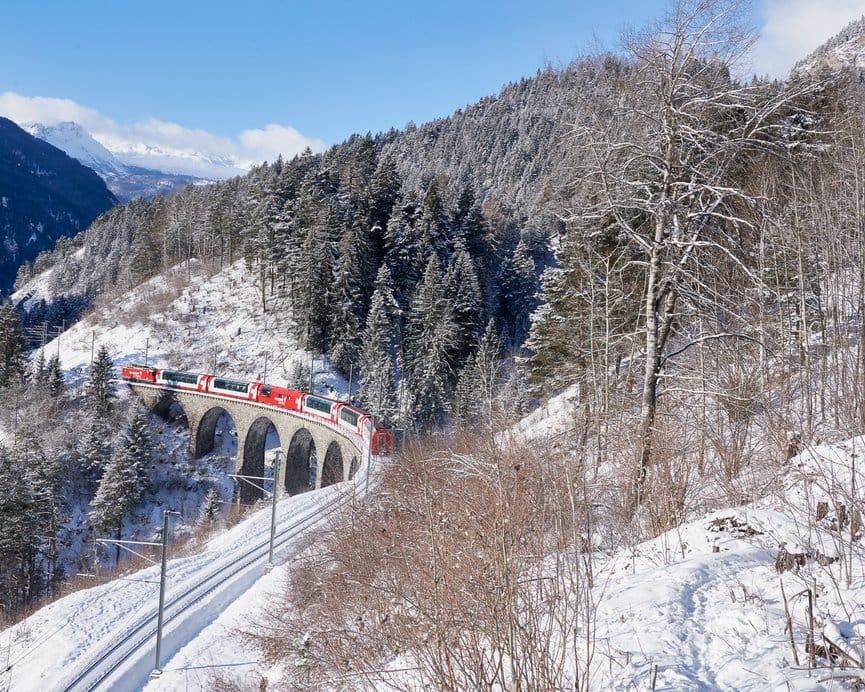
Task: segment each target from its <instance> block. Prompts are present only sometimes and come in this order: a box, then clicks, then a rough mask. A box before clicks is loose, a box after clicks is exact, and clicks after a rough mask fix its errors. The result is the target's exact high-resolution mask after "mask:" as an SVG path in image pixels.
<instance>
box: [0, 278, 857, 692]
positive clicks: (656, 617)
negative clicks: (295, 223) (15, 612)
mask: <svg viewBox="0 0 865 692" xmlns="http://www.w3.org/2000/svg"><path fill="white" fill-rule="evenodd" d="M176 271H177V272H178V273H179V274H181V276H179V277H178V279H177V282H176V283H175V284H172V283H171V282H170V281H169V282H167V283H165V281H164V279H163V284H162V285H156V284H155V283H153V284H145V285H144V286H142V287H141V288H140V289H138V290H137V291H136V292H135V293H134V294H133V295H131V296H127V297H126V298H125V299H124V303H123V305H115V306H105V307H103V308H100V310H99V311H98V312H97V313H96V314H95V315H93V316H92V318H90V319H88V320H85V321H83V322H81V323H80V324H78V325H76V326H74V327H73V328H71V329H70V330H69V331H67V332H66V333H64V334H63V335H61V337H60V339H59V344H58V343H56V342H55V343H52V344H49V345H48V346H47V350H48V352H49V353H51V352H52V351H51V349H59V353H60V356H61V360H62V364H63V367H64V369H66V370H67V372H68V374H69V378H70V381H71V382H72V383H73V384H76V385H80V384H81V383H83V381H84V379H85V376H86V371H87V366H88V364H89V362H90V358H91V352H92V349H93V348H99V346H100V345H103V344H104V345H106V346H108V348H109V350H110V352H111V354H112V356H113V358H114V359H115V363H116V364H117V365H122V364H125V363H130V362H142V361H143V360H144V359H145V355H146V357H147V359H148V361H149V362H150V363H161V364H166V365H170V366H172V367H177V368H184V369H189V370H201V371H217V372H219V373H221V374H225V375H228V376H237V377H243V378H258V377H260V376H261V377H264V370H265V355H266V356H267V380H268V381H271V382H273V383H277V384H278V383H282V382H286V381H287V380H288V378H289V377H290V376H291V372H292V368H293V366H294V364H295V363H297V362H304V363H306V362H307V359H308V358H309V356H308V355H305V354H303V353H301V352H298V351H297V349H296V345H295V343H294V341H293V340H292V338H291V336H290V330H289V329H288V327H287V326H286V325H285V324H283V323H281V322H280V318H278V317H277V316H276V315H275V314H274V313H271V312H268V313H265V314H264V315H262V314H261V311H260V308H259V301H260V296H259V294H258V293H257V290H256V287H255V285H254V283H253V282H252V281H251V280H249V279H247V277H246V276H245V274H244V270H243V266H242V264H237V265H235V266H233V267H231V268H230V269H229V270H228V271H226V272H224V273H222V274H219V275H217V276H214V277H210V276H208V275H207V274H205V273H204V272H201V271H199V270H198V268H197V267H196V266H194V265H193V266H192V267H186V266H185V265H184V266H182V267H178V268H177V270H176ZM187 283H188V285H187ZM316 365H317V369H320V370H322V372H321V373H320V374H319V375H318V376H317V377H316V385H317V387H318V389H319V391H327V392H333V393H335V394H336V395H338V396H339V395H343V394H344V393H345V383H344V382H343V381H341V380H340V379H339V378H337V377H335V376H333V375H332V374H328V373H326V372H325V371H326V368H325V367H324V364H316ZM569 397H572V394H571V393H569V392H565V393H564V394H563V395H562V396H560V397H558V398H557V399H556V400H554V401H552V402H550V404H548V405H547V406H546V407H544V408H542V409H539V410H538V411H536V412H535V413H534V414H532V416H531V417H529V418H528V419H526V420H525V421H523V423H522V424H521V425H520V426H519V428H518V430H519V432H520V434H521V435H524V436H525V437H526V438H529V439H532V440H534V442H535V444H544V443H545V442H547V443H550V444H553V443H554V442H555V440H557V439H558V438H560V437H561V436H562V435H563V434H567V431H568V429H569V426H571V424H572V417H573V402H572V401H571V400H570V399H569ZM863 455H865V438H856V439H853V440H849V441H847V442H844V443H841V444H836V445H831V446H820V447H809V448H805V449H804V451H802V453H801V454H800V455H799V456H798V457H795V458H794V459H792V460H791V461H790V462H788V463H787V464H786V465H783V466H779V467H778V468H777V469H776V471H775V473H774V481H773V482H771V483H769V484H767V486H766V487H767V490H766V492H765V493H764V494H763V497H762V498H761V499H759V500H757V501H755V502H752V503H750V504H747V505H742V506H738V507H732V508H730V509H726V510H721V511H715V512H712V513H710V514H707V515H705V516H702V517H700V518H697V519H694V520H691V521H689V522H686V523H684V524H683V525H682V526H681V527H679V528H678V529H675V530H673V531H669V532H667V533H665V534H663V535H661V536H659V537H658V538H655V539H653V540H650V541H647V542H644V543H641V544H638V545H635V546H632V547H629V548H626V549H621V550H619V551H618V552H616V553H614V554H613V555H608V556H603V557H599V558H598V560H597V565H596V581H595V586H594V595H593V599H594V601H595V603H596V604H597V608H596V609H595V610H594V616H595V622H594V624H595V653H594V658H593V663H592V669H593V675H592V688H593V689H617V690H628V689H653V688H654V689H667V690H695V689H696V690H715V689H724V690H727V689H736V690H767V689H780V690H838V689H853V688H852V685H851V682H850V679H849V678H847V679H844V678H843V676H845V675H853V676H855V675H858V674H859V673H861V672H862V671H861V668H859V669H857V668H856V667H855V666H853V667H851V668H848V669H847V670H846V671H842V670H838V669H835V670H829V669H828V668H827V667H826V659H825V658H818V659H817V663H818V668H817V669H816V670H813V671H809V666H808V660H809V657H808V655H807V653H806V639H807V636H808V626H809V614H808V610H807V603H808V601H807V590H808V589H809V588H810V589H811V590H812V591H813V592H815V593H816V605H815V607H814V615H815V627H814V629H815V639H816V640H817V645H818V652H819V651H820V647H821V648H822V651H823V652H824V653H826V652H828V653H832V652H833V648H832V647H838V649H840V650H842V651H843V653H839V652H838V651H834V653H833V655H834V656H835V658H836V661H840V660H841V659H844V657H847V659H846V660H847V661H848V663H850V662H851V661H858V662H863V661H865V644H863V641H865V555H863V553H865V551H863V549H862V540H861V535H862V528H861V517H860V516H858V515H857V514H856V511H857V510H861V507H862V499H861V493H862V488H863V487H865V478H863V472H862V469H861V467H862V464H861V463H860V464H859V467H856V461H857V460H858V459H862V458H863ZM769 475H771V474H769ZM362 478H363V477H361V480H360V482H363V480H362ZM347 486H351V484H341V485H339V486H332V487H331V488H328V489H326V490H325V491H323V492H319V493H308V494H306V495H303V496H298V497H295V498H290V499H286V500H282V501H281V502H280V503H279V516H280V522H281V524H282V525H284V524H286V523H291V522H292V521H294V520H295V519H296V518H297V516H298V515H299V514H301V513H303V512H305V511H307V510H309V509H310V508H314V507H316V506H321V505H322V504H323V503H325V502H326V501H327V499H328V498H330V497H332V496H333V495H335V494H337V493H339V492H341V491H342V490H343V489H345V488H346V487H347ZM823 503H826V504H825V505H824V504H823ZM841 506H843V507H844V509H843V511H842V510H841V509H840V508H841ZM823 510H826V516H825V517H823V518H822V519H820V520H818V519H817V513H818V511H820V513H821V514H822V513H823ZM839 516H841V521H839ZM268 529H269V510H268V509H267V508H264V509H262V510H260V511H258V512H257V513H256V514H254V515H253V516H252V517H250V518H249V519H247V520H245V521H243V522H242V523H240V524H238V525H237V526H235V527H233V528H232V529H230V530H229V531H227V532H226V533H225V534H224V535H219V536H216V537H215V538H213V539H211V540H210V541H208V542H207V543H206V544H204V545H201V546H198V548H197V549H196V550H194V551H192V553H193V554H189V555H187V556H184V557H178V558H176V559H173V560H171V561H170V563H169V569H168V584H169V585H168V589H167V592H168V594H169V597H171V596H172V594H176V593H178V592H180V591H182V590H184V589H185V588H186V587H188V586H190V585H191V584H192V583H194V582H195V581H196V580H198V579H199V578H200V577H201V575H202V574H205V573H206V572H207V571H208V570H211V569H213V568H214V567H215V566H219V565H225V564H229V563H232V562H234V561H236V560H237V556H238V555H239V554H241V553H242V552H243V551H244V550H245V549H246V548H247V547H248V545H249V544H251V543H253V542H255V541H258V540H266V536H267V533H268ZM305 540H306V539H304V538H297V539H296V540H294V541H292V542H291V543H289V544H287V545H286V546H285V547H284V548H281V549H280V550H279V551H278V552H277V560H276V562H277V567H276V569H274V570H273V571H272V572H270V573H265V571H264V568H263V562H259V563H257V564H256V565H255V566H254V567H251V568H249V569H248V570H247V571H246V572H244V573H243V574H242V575H240V576H238V577H237V579H236V583H234V584H233V585H231V587H230V588H229V589H227V590H226V591H225V592H222V593H221V595H219V596H218V598H215V599H212V600H203V601H200V602H199V605H198V606H197V608H196V609H195V610H194V615H193V616H192V617H189V618H187V619H184V620H182V621H181V620H179V619H178V620H176V621H173V624H172V623H171V622H169V624H168V626H167V627H166V635H165V644H164V648H163V658H162V660H163V674H162V676H161V677H160V678H158V679H156V680H154V681H151V682H149V683H147V680H146V678H147V674H148V673H149V671H150V669H152V667H153V663H152V660H153V653H154V652H153V643H152V639H153V637H152V635H148V636H149V637H150V639H149V640H148V642H149V643H148V644H147V645H145V646H143V647H142V651H141V653H140V656H138V657H137V659H136V661H135V664H134V665H130V666H127V667H126V668H124V669H122V670H120V671H119V672H118V673H117V675H116V677H114V678H113V679H111V681H110V683H105V684H106V685H108V686H109V687H113V688H114V689H137V688H140V687H142V686H145V685H146V688H145V689H147V690H177V689H184V690H208V689H211V688H212V686H213V680H214V677H213V676H216V677H218V678H223V679H234V680H236V681H237V682H238V684H240V686H241V687H256V686H257V685H258V681H259V679H260V676H261V675H262V674H267V672H268V671H267V667H266V666H265V665H264V664H263V663H262V662H261V660H260V654H259V653H258V652H257V651H256V650H255V649H254V648H252V647H251V646H250V645H248V644H247V643H245V642H244V640H243V639H242V638H241V637H239V636H238V635H237V632H238V631H243V630H247V631H248V630H254V629H255V627H256V622H257V616H258V614H259V613H260V612H261V610H262V609H266V608H267V607H268V606H269V604H271V603H272V599H273V598H274V594H275V593H276V592H277V591H278V590H279V589H280V588H281V587H282V584H283V582H284V579H285V576H286V573H287V571H288V570H289V569H290V557H291V556H292V555H295V554H297V553H298V552H299V551H302V550H303V549H304V546H305ZM781 545H783V546H784V549H785V550H786V551H787V552H788V553H789V554H790V555H792V556H793V557H792V558H790V560H789V562H790V565H791V566H792V569H789V570H787V571H784V572H783V573H779V571H778V569H777V568H776V562H777V558H778V555H779V546H781ZM156 575H157V572H156V568H155V567H150V568H147V569H144V570H141V571H140V572H136V573H135V574H131V575H127V576H126V578H124V579H123V580H117V581H114V582H110V583H107V584H102V585H99V586H95V587H93V588H90V589H86V590H83V591H79V592H77V593H74V594H72V595H69V596H66V597H65V598H63V599H60V600H58V601H57V602H55V603H53V604H51V605H48V606H46V607H44V608H42V609H41V610H39V611H37V612H36V613H35V614H34V615H32V616H31V617H29V618H27V619H26V620H24V621H23V622H21V623H19V624H18V625H16V626H14V627H12V628H9V629H7V630H5V631H3V632H2V633H0V653H2V654H3V655H4V656H5V660H6V665H5V673H4V677H3V678H2V683H0V684H3V685H4V686H5V687H7V688H8V689H12V690H46V689H62V688H64V687H65V686H66V684H67V682H66V681H68V680H70V679H71V678H70V676H71V675H72V674H73V673H74V672H75V670H77V668H78V667H79V666H80V665H82V664H83V663H84V661H85V660H86V659H87V658H88V657H89V656H90V655H91V654H92V652H93V651H94V650H96V649H97V648H99V647H100V646H101V645H102V643H104V642H106V641H112V640H113V639H116V638H117V637H118V636H119V633H120V632H121V631H122V630H124V628H127V627H128V626H129V625H130V624H131V623H134V622H136V621H138V620H140V619H141V618H142V617H143V615H142V614H144V613H152V612H153V610H154V609H155V605H156V594H157V590H156V589H157V586H156V584H155V582H156V581H157V578H156ZM782 585H783V589H784V595H785V596H786V608H785V597H784V595H782ZM787 612H789V618H790V622H791V625H792V643H791V632H790V630H788V628H787ZM830 641H831V644H830V643H829V642H830ZM794 651H795V653H794ZM794 658H798V663H797V662H796V660H794Z"/></svg>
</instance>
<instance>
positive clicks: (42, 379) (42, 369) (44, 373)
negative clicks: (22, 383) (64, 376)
mask: <svg viewBox="0 0 865 692" xmlns="http://www.w3.org/2000/svg"><path fill="white" fill-rule="evenodd" d="M33 384H34V385H36V387H37V388H39V389H40V390H41V391H43V392H46V391H48V368H47V366H46V364H45V350H44V349H42V348H40V349H39V355H38V356H37V357H36V364H35V365H34V366H33Z"/></svg>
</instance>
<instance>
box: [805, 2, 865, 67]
mask: <svg viewBox="0 0 865 692" xmlns="http://www.w3.org/2000/svg"><path fill="white" fill-rule="evenodd" d="M843 68H852V69H858V70H859V71H860V72H861V71H862V70H865V15H863V16H862V17H861V18H859V19H857V20H856V21H853V22H850V24H848V25H847V26H845V27H844V28H843V29H842V30H841V31H840V32H838V33H837V34H836V35H835V36H833V37H832V38H830V39H829V40H828V41H826V43H824V44H823V45H821V46H820V47H819V48H817V49H816V50H815V51H814V52H813V53H811V54H810V55H809V56H807V57H806V58H803V59H802V60H800V61H799V62H797V63H796V65H794V67H793V72H794V73H796V72H813V71H814V70H819V69H828V70H840V69H843Z"/></svg>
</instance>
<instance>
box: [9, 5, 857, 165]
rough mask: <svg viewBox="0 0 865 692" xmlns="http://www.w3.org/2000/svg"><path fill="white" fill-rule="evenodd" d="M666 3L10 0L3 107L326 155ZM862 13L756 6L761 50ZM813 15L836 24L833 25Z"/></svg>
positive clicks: (555, 59) (451, 103)
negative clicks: (326, 149)
mask: <svg viewBox="0 0 865 692" xmlns="http://www.w3.org/2000/svg"><path fill="white" fill-rule="evenodd" d="M668 7H669V4H668V3H667V2H660V1H658V0H644V1H638V0H622V1H617V2H609V1H608V2H603V1H600V2H599V1H598V0H595V1H593V2H586V1H584V0H520V1H517V0H498V1H497V2H488V1H486V0H484V1H473V0H462V1H461V2H460V1H455V0H438V1H436V2H432V3H412V2H405V1H404V2H392V1H389V0H388V1H382V2H375V1H371V2H364V1H363V0H355V2H348V1H340V0H319V1H315V2H312V1H307V2H289V1H286V0H283V1H282V2H276V1H272V0H268V1H265V0H245V1H244V2H227V1H225V0H211V1H210V2H194V1H191V0H187V1H183V0H180V1H179V2H178V1H177V0H174V1H173V2H166V1H163V0H148V2H142V3H132V2H123V1H120V2H117V1H116V0H98V1H97V0H80V1H79V2H68V0H64V1H58V0H40V2H33V3H31V2H24V1H23V0H20V1H19V0H9V1H8V2H4V3H3V6H2V8H0V65H3V69H2V70H0V114H2V115H6V116H7V117H11V118H12V119H13V120H17V121H19V122H20V121H21V120H24V119H30V120H42V121H46V120H47V121H51V120H54V121H56V120H61V119H76V120H79V121H88V122H83V123H82V124H84V125H85V127H87V128H88V129H89V130H90V131H92V132H93V131H99V130H100V128H101V129H102V130H104V133H102V132H100V133H99V134H101V135H102V136H100V137H98V138H99V139H100V141H103V142H109V141H113V140H112V137H113V138H114V139H117V140H119V139H123V138H124V137H127V138H135V137H138V138H142V137H146V136H147V132H151V133H152V136H154V137H156V138H157V139H158V138H159V137H164V138H165V139H166V141H167V142H168V141H173V142H180V141H182V140H183V138H184V137H186V138H187V139H189V140H191V141H193V142H194V143H195V144H196V145H197V146H198V147H205V148H206V147H207V146H211V147H213V148H215V149H219V148H220V147H227V148H231V147H232V146H233V147H235V150H240V149H242V148H244V147H246V149H248V150H249V151H250V152H253V151H258V150H260V151H261V152H266V151H267V149H268V147H270V148H271V149H272V148H273V147H277V148H280V149H281V150H285V149H290V148H292V147H295V148H297V147H300V148H302V146H305V145H306V144H311V145H312V146H313V148H314V149H321V148H322V147H323V146H325V145H329V144H333V143H337V142H339V141H342V140H343V139H345V138H346V137H347V136H348V135H350V134H351V133H353V132H366V131H372V132H373V133H375V132H378V131H382V130H386V129H388V128H389V127H396V128H401V127H403V126H404V125H405V124H406V123H407V122H408V121H410V120H413V121H414V122H416V123H418V124H420V123H423V122H426V121H428V120H430V119H432V118H435V117H439V116H445V115H448V114H450V113H451V112H453V111H454V110H455V109H456V108H460V107H462V106H465V105H467V104H469V103H473V102H475V101H477V100H478V99H480V98H481V97H483V96H485V95H489V94H495V93H497V92H498V91H499V90H500V89H501V87H502V86H503V85H504V84H506V83H507V82H509V81H514V80H517V79H520V78H521V77H525V76H531V75H533V74H534V73H535V71H536V70H537V69H539V68H542V67H544V65H546V64H552V65H554V66H562V65H564V64H567V63H568V62H570V61H571V60H572V59H573V58H574V57H576V56H578V55H580V54H583V53H586V52H588V51H590V50H591V49H592V48H593V46H594V45H596V41H597V42H599V43H600V45H602V46H603V47H607V48H616V46H617V39H618V37H619V35H620V34H621V31H622V29H623V28H625V27H627V26H634V27H637V28H639V27H642V26H644V25H645V24H646V23H647V22H648V21H649V20H650V19H652V18H657V17H659V16H660V15H661V14H663V12H664V11H665V9H667V8H668ZM827 8H828V9H827ZM862 12H865V0H819V1H817V0H755V5H754V8H753V11H752V14H751V16H752V18H753V21H754V22H755V26H759V27H762V28H763V32H764V37H768V38H767V41H768V39H772V40H774V41H775V43H776V48H775V51H774V53H772V52H771V50H770V49H771V47H770V46H769V47H767V45H766V41H764V54H765V55H764V57H765V56H769V58H771V59H770V60H768V62H770V63H771V61H772V60H776V61H777V62H778V63H779V65H778V66H776V65H771V64H770V65H768V66H767V67H766V68H765V69H763V70H760V71H762V72H772V71H775V72H780V73H783V70H784V69H785V67H784V66H783V62H784V61H785V60H787V61H788V62H792V59H793V58H788V57H785V56H780V55H779V53H780V52H785V51H786V52H790V51H794V50H800V51H801V52H799V53H794V54H793V55H794V56H795V57H801V56H803V55H804V54H805V52H807V50H805V49H804V48H802V47H801V46H800V41H801V40H805V41H806V42H807V40H808V39H809V38H810V39H811V40H812V41H816V43H814V44H813V45H816V44H817V43H819V42H822V40H824V39H825V38H827V37H828V36H829V35H831V34H832V33H834V32H835V31H837V30H838V29H840V28H841V26H843V24H844V23H846V22H847V21H849V20H850V18H851V17H853V16H858V15H859V14H861V13H862ZM815 13H816V14H815ZM814 16H817V17H819V18H820V19H819V21H820V22H824V23H825V24H826V25H827V26H830V27H832V28H831V29H829V28H826V29H825V35H823V34H821V32H822V31H823V29H822V28H820V27H815V25H814V22H815V19H814ZM773 17H774V19H773ZM772 31H774V32H775V35H774V38H773V35H772ZM797 32H798V33H799V34H802V36H801V37H800V36H796V35H795V34H796V33H797ZM818 39H819V40H818ZM802 45H805V44H802ZM766 62H767V61H766V60H764V62H763V63H762V64H765V63H766ZM786 67H789V65H787V66H786ZM235 153H236V151H235ZM286 153H287V154H289V155H290V154H292V153H294V152H292V151H289V152H286ZM250 156H251V157H253V158H254V157H255V154H253V153H250Z"/></svg>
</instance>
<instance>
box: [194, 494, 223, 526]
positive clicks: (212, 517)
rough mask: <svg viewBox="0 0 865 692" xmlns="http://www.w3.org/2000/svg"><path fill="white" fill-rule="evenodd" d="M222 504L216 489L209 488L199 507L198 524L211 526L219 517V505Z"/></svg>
mask: <svg viewBox="0 0 865 692" xmlns="http://www.w3.org/2000/svg"><path fill="white" fill-rule="evenodd" d="M221 503H222V499H221V498H220V495H219V491H218V490H217V489H216V488H211V489H210V490H208V491H207V495H206V496H205V498H204V504H203V505H202V506H201V512H200V514H199V515H198V523H199V524H206V525H209V524H213V523H214V522H215V521H216V518H217V517H218V516H219V505H220V504H221Z"/></svg>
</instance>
